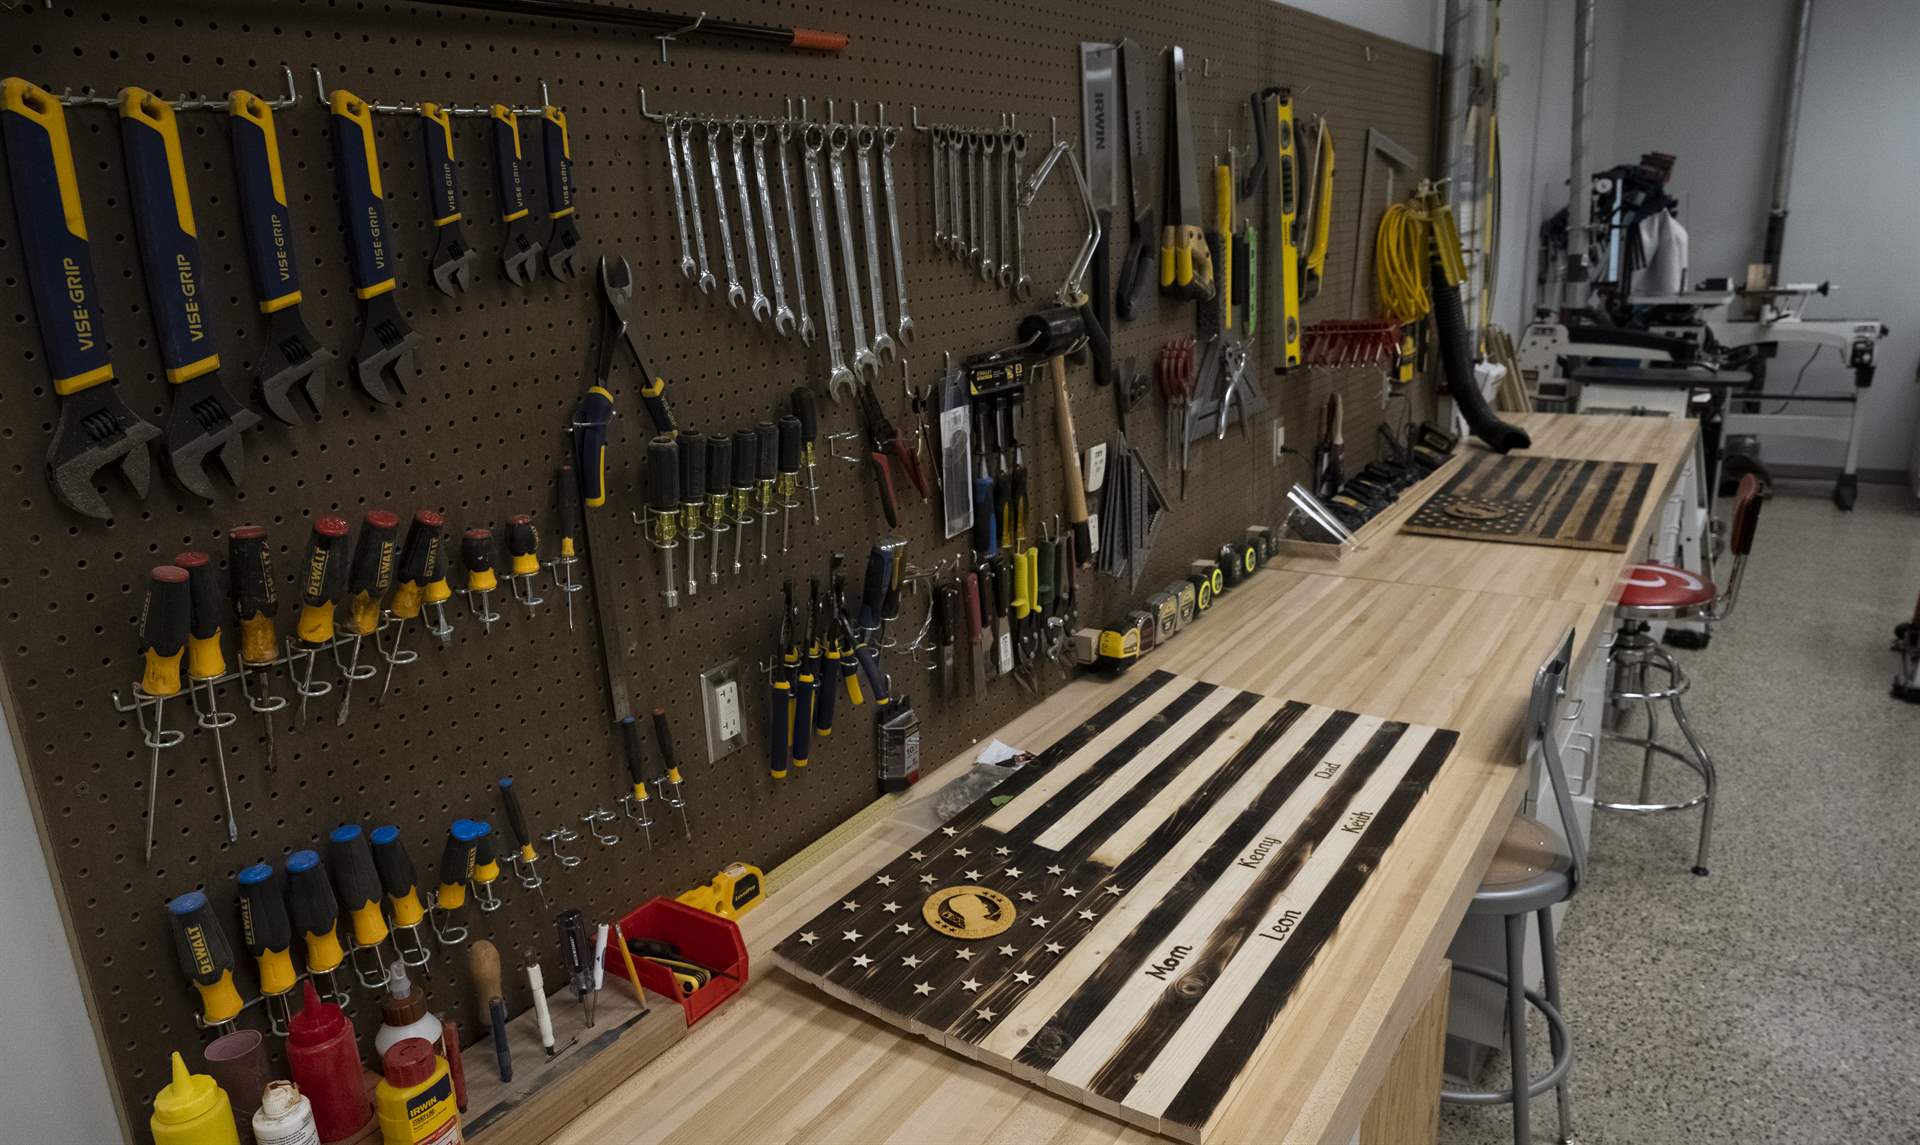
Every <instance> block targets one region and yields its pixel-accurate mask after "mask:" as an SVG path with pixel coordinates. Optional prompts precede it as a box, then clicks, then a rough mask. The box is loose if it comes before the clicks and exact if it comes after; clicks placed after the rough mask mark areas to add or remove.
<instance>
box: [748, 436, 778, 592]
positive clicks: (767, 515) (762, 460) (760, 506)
mask: <svg viewBox="0 0 1920 1145" xmlns="http://www.w3.org/2000/svg"><path fill="white" fill-rule="evenodd" d="M753 439H754V446H753V456H754V474H753V475H754V487H753V500H754V508H755V509H756V510H757V511H758V512H759V516H760V563H761V564H766V563H767V522H768V520H770V519H771V518H772V517H773V491H774V488H775V486H776V485H777V484H778V482H779V474H780V427H779V426H776V425H774V424H773V423H772V422H770V421H763V422H760V423H759V424H758V425H755V426H754V427H753Z"/></svg>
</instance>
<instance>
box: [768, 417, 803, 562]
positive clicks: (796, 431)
mask: <svg viewBox="0 0 1920 1145" xmlns="http://www.w3.org/2000/svg"><path fill="white" fill-rule="evenodd" d="M776 428H777V429H778V431H779V435H780V437H779V449H780V458H779V476H778V477H776V478H775V479H774V493H775V496H776V497H777V498H778V500H779V504H780V551H781V552H783V553H784V552H786V551H787V549H788V547H789V545H788V541H789V539H790V538H791V536H792V533H793V528H792V526H793V511H794V510H795V509H798V508H799V507H800V499H799V497H797V496H796V495H795V494H797V493H798V492H799V489H800V419H799V418H797V417H795V416H793V415H792V414H787V415H785V416H784V417H782V418H781V419H780V421H779V423H778V425H777V426H776Z"/></svg>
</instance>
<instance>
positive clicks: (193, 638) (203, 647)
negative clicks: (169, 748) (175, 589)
mask: <svg viewBox="0 0 1920 1145" xmlns="http://www.w3.org/2000/svg"><path fill="white" fill-rule="evenodd" d="M173 563H174V564H175V565H177V566H179V567H180V568H183V569H186V570H187V693H188V696H189V697H190V698H191V699H192V701H193V720H194V724H195V725H196V726H197V727H199V728H201V729H203V730H205V731H210V732H212V733H213V758H214V764H215V766H216V767H218V768H219V771H220V798H221V800H222V802H223V803H224V804H225V806H226V812H227V842H229V843H237V842H239V841H240V825H239V824H238V823H237V822H235V820H234V814H233V786H232V784H230V783H229V782H228V781H227V741H226V737H225V736H223V735H222V734H221V729H223V728H225V727H227V726H229V725H231V724H232V723H233V722H234V721H235V720H237V719H239V718H240V717H239V716H237V715H235V714H234V713H232V712H223V711H221V710H220V679H221V677H223V676H225V675H226V674H227V654H226V652H225V651H224V650H223V649H222V648H221V647H220V631H221V629H220V616H221V613H223V612H225V611H226V609H225V607H224V602H223V601H222V600H221V599H220V595H221V594H220V574H219V573H218V572H216V571H215V570H214V567H213V558H212V557H210V556H208V555H207V554H205V553H202V552H185V553H176V554H174V558H173Z"/></svg>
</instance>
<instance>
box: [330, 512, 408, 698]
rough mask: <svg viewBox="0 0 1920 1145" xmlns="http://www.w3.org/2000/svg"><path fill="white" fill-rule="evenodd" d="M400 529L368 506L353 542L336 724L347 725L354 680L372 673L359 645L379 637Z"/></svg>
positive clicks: (393, 517)
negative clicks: (346, 648) (348, 639)
mask: <svg viewBox="0 0 1920 1145" xmlns="http://www.w3.org/2000/svg"><path fill="white" fill-rule="evenodd" d="M399 530H400V518H399V517H398V516H396V515H395V514H393V513H389V512H388V511H387V510H385V509H369V510H367V515H366V516H365V517H363V518H362V519H361V521H360V537H359V539H358V540H356V541H355V542H354V545H353V563H352V564H351V565H349V566H348V570H347V631H348V633H349V634H350V635H351V636H352V637H353V651H352V653H351V654H350V655H349V656H348V657H347V671H346V682H345V683H343V684H342V685H341V694H340V712H339V714H338V715H336V716H334V718H333V723H334V726H335V727H345V726H346V723H347V706H348V705H349V704H351V703H352V702H353V682H354V681H355V680H364V679H367V678H368V677H370V676H372V675H373V673H374V667H373V666H372V665H371V664H369V665H367V667H365V668H362V667H361V666H360V645H361V644H362V643H363V642H364V641H365V640H366V638H367V637H369V636H373V637H375V639H378V634H379V632H380V607H381V602H382V601H384V600H385V599H386V596H387V590H388V589H390V588H392V587H393V560H394V550H395V542H394V537H395V536H396V535H398V533H399Z"/></svg>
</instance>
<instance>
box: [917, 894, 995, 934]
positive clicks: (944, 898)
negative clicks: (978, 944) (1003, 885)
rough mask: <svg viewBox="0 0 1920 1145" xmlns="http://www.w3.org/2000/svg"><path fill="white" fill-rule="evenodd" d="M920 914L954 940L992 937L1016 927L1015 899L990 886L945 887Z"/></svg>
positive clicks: (928, 902) (929, 899)
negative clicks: (991, 888) (1014, 921)
mask: <svg viewBox="0 0 1920 1145" xmlns="http://www.w3.org/2000/svg"><path fill="white" fill-rule="evenodd" d="M920 913H921V914H922V915H923V916H924V917H925V918H926V920H927V925H928V926H931V927H932V928H933V929H935V930H937V931H939V932H940V933H941V934H944V935H947V936H948V937H951V938H992V937H993V936H994V935H996V934H999V933H1001V932H1002V931H1004V930H1006V929H1007V928H1008V927H1010V926H1012V925H1013V918H1014V913H1015V912H1014V909H1013V900H1011V899H1009V898H1008V897H1007V896H1006V895H1003V894H1001V893H1000V892H999V891H996V890H990V889H989V888H987V887H974V886H958V887H941V888H940V889H939V890H937V891H935V892H933V893H932V894H931V895H928V896H927V901H926V903H925V905H923V906H922V907H921V908H920Z"/></svg>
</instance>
